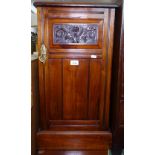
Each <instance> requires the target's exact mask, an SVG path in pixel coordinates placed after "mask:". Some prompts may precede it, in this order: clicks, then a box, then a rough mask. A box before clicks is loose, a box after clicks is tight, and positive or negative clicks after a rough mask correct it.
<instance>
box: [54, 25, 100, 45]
mask: <svg viewBox="0 0 155 155" xmlns="http://www.w3.org/2000/svg"><path fill="white" fill-rule="evenodd" d="M53 35H54V39H53V41H54V44H78V43H79V44H96V43H97V40H98V25H97V24H54V25H53Z"/></svg>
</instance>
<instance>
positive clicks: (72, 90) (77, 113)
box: [63, 59, 89, 120]
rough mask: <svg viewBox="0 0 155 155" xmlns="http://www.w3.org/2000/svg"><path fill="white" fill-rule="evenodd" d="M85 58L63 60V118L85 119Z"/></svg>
mask: <svg viewBox="0 0 155 155" xmlns="http://www.w3.org/2000/svg"><path fill="white" fill-rule="evenodd" d="M88 66H89V61H88V60H87V59H78V60H72V59H64V60H63V119H65V120H83V119H87V104H88V71H89V69H88V68H89V67H88Z"/></svg>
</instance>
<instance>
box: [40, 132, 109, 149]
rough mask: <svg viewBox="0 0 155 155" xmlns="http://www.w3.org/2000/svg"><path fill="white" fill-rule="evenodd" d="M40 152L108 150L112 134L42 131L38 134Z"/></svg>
mask: <svg viewBox="0 0 155 155" xmlns="http://www.w3.org/2000/svg"><path fill="white" fill-rule="evenodd" d="M37 143H38V144H37V145H38V149H40V150H107V149H108V148H109V147H110V145H111V133H110V132H103V131H64V132H61V131H41V132H38V134H37Z"/></svg>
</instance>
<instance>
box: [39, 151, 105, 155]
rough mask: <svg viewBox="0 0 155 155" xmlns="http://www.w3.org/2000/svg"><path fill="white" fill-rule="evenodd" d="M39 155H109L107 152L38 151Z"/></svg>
mask: <svg viewBox="0 0 155 155" xmlns="http://www.w3.org/2000/svg"><path fill="white" fill-rule="evenodd" d="M38 155H107V150H105V151H49V150H48V151H45V150H40V151H38Z"/></svg>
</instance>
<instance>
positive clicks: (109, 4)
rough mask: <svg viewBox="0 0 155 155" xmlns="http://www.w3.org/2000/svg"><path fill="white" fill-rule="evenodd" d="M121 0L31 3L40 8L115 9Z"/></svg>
mask: <svg viewBox="0 0 155 155" xmlns="http://www.w3.org/2000/svg"><path fill="white" fill-rule="evenodd" d="M121 3H122V1H121V0H93V1H90V0H77V1H73V0H66V1H63V0H35V2H34V3H33V4H34V6H36V7H38V6H42V7H47V6H51V7H59V6H61V7H68V6H69V7H96V8H97V7H98V8H100V7H105V8H115V7H119V6H120V5H121Z"/></svg>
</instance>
